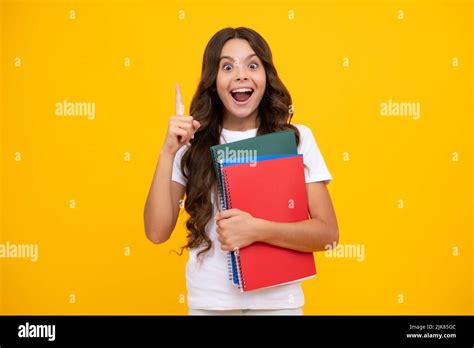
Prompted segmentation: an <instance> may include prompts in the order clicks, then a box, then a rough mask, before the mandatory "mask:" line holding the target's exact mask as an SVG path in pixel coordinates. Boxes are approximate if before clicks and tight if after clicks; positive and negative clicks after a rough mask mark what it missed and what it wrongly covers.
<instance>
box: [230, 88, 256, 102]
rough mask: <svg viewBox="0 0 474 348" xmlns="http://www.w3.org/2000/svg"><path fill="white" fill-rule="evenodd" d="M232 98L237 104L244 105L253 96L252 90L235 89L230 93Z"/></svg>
mask: <svg viewBox="0 0 474 348" xmlns="http://www.w3.org/2000/svg"><path fill="white" fill-rule="evenodd" d="M230 94H231V95H232V98H234V100H235V101H236V102H238V103H245V102H246V101H247V100H249V99H250V97H251V96H252V94H253V89H252V88H236V89H233V90H232V91H230Z"/></svg>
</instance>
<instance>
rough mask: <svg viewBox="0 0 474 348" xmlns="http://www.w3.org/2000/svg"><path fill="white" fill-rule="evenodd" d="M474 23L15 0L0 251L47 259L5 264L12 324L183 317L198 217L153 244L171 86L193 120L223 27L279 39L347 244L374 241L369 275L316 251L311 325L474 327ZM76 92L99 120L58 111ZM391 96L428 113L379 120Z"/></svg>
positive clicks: (6, 73) (228, 4)
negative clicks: (148, 229)
mask: <svg viewBox="0 0 474 348" xmlns="http://www.w3.org/2000/svg"><path fill="white" fill-rule="evenodd" d="M71 10H74V11H75V14H76V17H75V19H70V15H71V12H70V11H71ZM180 10H183V11H184V18H180V17H179V16H180V14H181V15H182V14H183V12H180ZM292 10H293V11H294V18H293V19H290V18H289V15H290V11H292ZM399 11H403V18H400V13H401V12H399ZM472 11H473V9H472V2H471V1H315V2H310V1H274V0H272V1H255V0H252V1H235V2H234V1H222V2H221V1H163V2H161V1H160V2H158V1H156V2H151V1H131V0H130V1H120V2H111V1H71V2H66V1H12V0H7V1H3V2H2V5H1V17H0V18H1V28H2V54H1V58H2V62H1V69H2V71H1V88H2V109H1V110H2V117H1V122H2V161H1V166H2V167H1V175H2V179H3V185H2V187H1V189H2V194H1V197H2V203H1V204H2V209H1V213H2V225H1V226H2V229H1V240H2V243H6V242H7V241H8V242H10V243H18V244H19V243H26V244H29V243H37V244H38V246H39V260H38V261H37V262H31V261H29V260H25V259H9V258H3V259H0V267H1V268H0V272H1V273H0V314H185V313H186V308H187V307H186V301H185V295H186V286H185V277H184V270H185V263H186V260H187V254H185V255H183V256H182V257H179V256H177V255H175V254H174V253H172V252H171V253H170V250H171V249H174V250H179V249H178V248H179V247H180V246H181V245H183V244H184V243H185V229H184V227H183V225H184V221H185V213H184V212H183V213H182V214H181V217H180V220H179V221H178V225H177V228H176V229H175V231H174V233H173V236H172V238H171V240H170V241H168V242H167V243H166V244H162V245H153V244H152V243H151V242H149V241H148V240H147V239H146V237H145V233H144V229H143V208H144V204H145V199H146V196H147V193H148V189H149V186H150V183H151V179H152V176H153V173H154V170H155V166H156V162H157V157H158V153H159V149H160V147H161V145H162V142H163V140H164V136H165V131H166V124H167V118H168V117H169V116H170V115H171V114H172V113H173V112H174V110H173V109H174V84H175V83H176V82H179V83H181V86H182V91H183V97H184V102H185V107H186V112H188V110H189V103H190V101H191V97H192V95H193V93H194V91H195V89H196V86H197V82H198V79H199V74H200V68H201V61H202V54H203V51H204V47H205V45H206V43H207V42H208V40H209V39H210V38H211V36H212V35H213V34H214V33H215V32H216V31H218V30H219V29H221V28H223V27H227V26H234V27H235V26H248V27H251V28H253V29H255V30H257V31H258V32H259V33H260V34H262V36H263V37H264V38H265V39H266V40H267V41H268V43H269V44H270V47H271V48H272V51H273V55H274V59H275V64H276V67H277V69H278V71H279V74H280V76H281V78H282V80H283V82H284V83H285V84H286V86H287V87H288V89H289V90H290V92H291V94H292V97H293V103H294V107H295V117H294V119H293V121H294V123H302V124H305V125H307V126H309V127H310V128H311V129H312V130H313V133H314V135H315V137H316V140H317V142H318V144H319V147H320V150H321V152H322V154H323V156H324V158H325V160H326V163H327V165H328V168H329V170H330V172H331V174H332V176H333V179H334V180H333V182H332V183H331V184H330V185H329V186H328V188H329V190H330V193H331V196H332V199H333V202H334V206H335V209H336V213H337V217H338V222H339V227H340V236H341V238H340V243H341V244H361V245H362V244H363V245H364V246H365V260H364V261H363V262H358V261H357V260H356V259H353V258H339V259H331V258H327V257H325V255H324V253H318V254H316V257H315V258H316V265H317V269H318V276H317V277H316V278H315V279H311V280H308V281H305V282H304V283H303V284H304V285H303V288H304V291H305V296H306V305H305V308H304V312H305V314H472V313H473V303H472V295H473V283H472V279H473V278H472V269H473V255H472V249H473V244H472V223H473V220H472V184H473V179H472V130H473V129H472V100H473V96H472V42H473V37H472ZM17 57H19V58H20V59H21V66H19V67H18V66H15V59H16V58H17ZM125 57H129V58H130V62H131V65H130V66H129V67H127V66H125V65H124V59H125ZM345 57H347V58H348V59H349V66H343V62H344V58H345ZM454 57H457V59H458V61H459V65H458V66H453V58H454ZM64 99H66V100H68V101H87V102H95V104H96V116H95V119H94V120H88V119H87V118H86V117H58V116H55V103H56V102H62V101H63V100H64ZM389 99H392V100H394V101H404V102H412V101H414V102H420V105H421V117H420V119H419V120H413V119H412V118H410V117H383V116H381V115H380V111H379V108H380V104H381V103H382V102H386V101H388V100H389ZM17 152H19V153H21V156H22V159H21V161H16V160H15V154H16V153H17ZM126 152H129V153H130V156H131V158H130V161H126V160H124V156H125V155H124V154H125V153H126ZM454 152H457V153H458V154H459V160H458V161H453V160H452V158H453V153H454ZM344 153H347V154H348V155H349V160H345V159H347V157H346V158H344ZM347 154H346V155H347ZM72 199H74V200H75V201H76V208H74V209H73V208H70V200H72ZM400 199H402V200H403V202H404V207H403V208H399V207H398V202H399V200H400ZM127 247H129V248H130V256H126V255H125V250H126V248H127ZM456 247H457V248H458V250H459V255H458V256H454V255H453V248H456ZM401 294H402V295H403V303H399V299H400V295H401ZM71 295H73V296H71ZM72 298H74V299H75V302H74V301H73V302H74V303H71V299H72ZM183 298H184V301H183Z"/></svg>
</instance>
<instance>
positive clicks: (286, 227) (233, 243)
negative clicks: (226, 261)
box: [216, 182, 339, 252]
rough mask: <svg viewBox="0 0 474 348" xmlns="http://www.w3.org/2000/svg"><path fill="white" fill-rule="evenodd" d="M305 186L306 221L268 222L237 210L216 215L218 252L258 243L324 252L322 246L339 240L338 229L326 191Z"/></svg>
mask: <svg viewBox="0 0 474 348" xmlns="http://www.w3.org/2000/svg"><path fill="white" fill-rule="evenodd" d="M306 187H307V194H308V209H309V214H310V216H311V219H309V220H305V221H299V222H272V221H268V220H264V219H257V218H254V217H252V216H251V215H250V214H248V213H246V212H243V211H240V210H238V209H230V210H227V211H224V212H221V213H219V214H218V216H217V218H216V220H217V223H218V228H217V232H218V234H219V237H218V238H219V240H220V241H221V244H222V249H223V250H227V251H231V250H233V249H234V247H239V248H242V247H244V246H247V245H249V244H252V243H254V242H258V241H260V242H265V243H268V244H273V245H276V246H280V247H284V248H289V249H294V250H299V251H307V252H308V251H322V250H326V248H325V246H326V245H331V248H332V247H333V246H334V245H335V244H333V243H336V244H337V242H338V240H339V229H338V225H337V220H336V215H335V213H334V208H333V206H332V202H331V197H330V196H329V192H328V190H327V188H326V185H325V184H324V183H321V182H317V183H310V184H307V185H306Z"/></svg>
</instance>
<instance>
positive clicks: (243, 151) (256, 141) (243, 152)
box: [211, 130, 297, 285]
mask: <svg viewBox="0 0 474 348" xmlns="http://www.w3.org/2000/svg"><path fill="white" fill-rule="evenodd" d="M282 154H297V147H296V138H295V134H294V132H293V131H291V130H286V131H279V132H273V133H269V134H264V135H259V136H256V137H252V138H248V139H244V140H239V141H234V142H231V143H227V144H220V145H215V146H212V147H211V155H212V159H213V163H214V170H215V174H216V178H217V189H218V193H219V200H220V202H221V209H222V210H226V209H228V207H227V197H226V195H225V191H224V189H223V182H222V164H223V163H224V162H226V163H239V162H252V160H254V158H255V155H256V156H257V157H258V156H269V155H282ZM239 155H240V156H239ZM242 157H244V158H242ZM249 159H250V161H249ZM228 264H229V273H230V274H229V276H230V278H231V280H232V281H233V283H234V284H236V285H238V284H239V282H238V276H237V266H236V263H235V255H234V252H230V253H229V254H228Z"/></svg>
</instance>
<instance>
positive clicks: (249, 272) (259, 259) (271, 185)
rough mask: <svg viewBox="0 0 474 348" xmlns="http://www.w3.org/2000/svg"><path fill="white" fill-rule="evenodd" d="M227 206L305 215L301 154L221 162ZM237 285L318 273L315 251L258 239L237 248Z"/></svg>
mask: <svg viewBox="0 0 474 348" xmlns="http://www.w3.org/2000/svg"><path fill="white" fill-rule="evenodd" d="M222 170H223V176H224V186H225V189H226V191H227V194H228V197H229V202H228V208H237V209H240V210H243V211H246V212H248V213H250V214H251V215H252V216H254V217H257V218H262V219H265V220H270V221H276V222H296V221H302V220H306V219H308V204H307V195H306V183H305V178H304V165H303V156H302V155H295V156H291V157H284V158H275V159H271V160H264V161H261V162H257V163H256V165H255V163H254V164H249V163H246V164H235V165H230V166H225V167H223V169H222ZM235 256H236V261H237V271H238V275H239V283H240V285H241V286H240V288H241V291H250V290H255V289H261V288H266V287H271V286H276V285H282V284H286V283H291V282H295V281H299V280H303V279H307V278H311V277H314V276H315V275H316V267H315V263H314V257H313V253H311V252H300V251H296V250H291V249H286V248H281V247H277V246H274V245H271V244H267V243H263V242H256V243H253V244H251V245H249V246H247V247H244V248H241V249H240V250H239V251H238V252H236V253H235Z"/></svg>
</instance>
